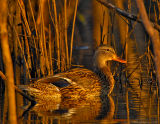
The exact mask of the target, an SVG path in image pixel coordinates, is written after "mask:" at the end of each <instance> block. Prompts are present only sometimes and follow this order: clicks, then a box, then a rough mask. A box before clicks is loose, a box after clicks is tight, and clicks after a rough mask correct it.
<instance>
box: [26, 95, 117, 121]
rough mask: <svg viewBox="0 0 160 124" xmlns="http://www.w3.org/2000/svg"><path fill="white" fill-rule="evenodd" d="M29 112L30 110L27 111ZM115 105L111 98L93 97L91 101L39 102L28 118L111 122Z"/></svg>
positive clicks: (65, 99)
mask: <svg viewBox="0 0 160 124" xmlns="http://www.w3.org/2000/svg"><path fill="white" fill-rule="evenodd" d="M27 111H28V110H27ZM114 111H115V104H114V101H113V99H112V97H111V96H103V97H93V98H90V99H87V100H86V99H71V98H63V99H62V100H61V101H56V99H55V101H50V102H49V101H48V102H39V103H38V104H36V105H35V106H33V108H31V109H30V110H29V115H31V116H28V117H33V116H34V117H35V116H37V118H41V119H42V120H41V119H40V120H39V119H38V120H36V119H35V118H34V120H31V119H29V118H28V119H27V120H28V121H29V120H30V121H43V118H46V117H47V118H48V121H58V122H59V121H60V122H61V123H65V122H66V121H69V122H71V123H82V122H94V121H100V120H111V119H112V118H113V116H114Z"/></svg>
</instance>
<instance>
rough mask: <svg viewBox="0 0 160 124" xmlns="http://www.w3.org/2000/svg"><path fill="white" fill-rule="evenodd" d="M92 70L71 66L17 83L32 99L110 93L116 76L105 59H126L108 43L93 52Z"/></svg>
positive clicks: (85, 96) (82, 96)
mask: <svg viewBox="0 0 160 124" xmlns="http://www.w3.org/2000/svg"><path fill="white" fill-rule="evenodd" d="M93 58H94V62H91V64H93V67H94V70H93V71H92V70H89V69H86V68H73V69H70V70H68V71H66V72H61V73H58V74H55V75H53V76H47V77H44V78H41V79H38V80H37V81H35V82H34V83H30V84H28V85H20V86H19V88H20V89H22V90H26V91H27V92H28V94H29V95H31V96H33V97H34V98H35V99H37V100H39V101H42V100H45V101H46V100H47V101H48V100H51V101H52V100H53V99H54V100H55V99H60V98H72V99H79V98H82V99H90V98H92V97H97V96H100V95H101V94H102V93H106V94H107V95H110V94H111V93H112V91H113V88H114V84H115V80H114V77H113V75H112V73H111V71H110V69H109V67H108V66H107V62H108V61H118V62H120V63H126V61H125V60H123V59H121V58H120V57H118V56H117V54H116V52H115V50H114V49H113V48H112V47H110V46H107V45H102V46H99V47H98V48H97V50H96V51H95V54H94V57H93Z"/></svg>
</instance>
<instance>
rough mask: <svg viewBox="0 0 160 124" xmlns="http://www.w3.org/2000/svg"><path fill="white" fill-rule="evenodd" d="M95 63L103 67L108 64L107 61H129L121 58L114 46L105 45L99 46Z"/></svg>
mask: <svg viewBox="0 0 160 124" xmlns="http://www.w3.org/2000/svg"><path fill="white" fill-rule="evenodd" d="M94 60H95V63H94V65H95V66H96V67H98V68H103V67H105V66H106V62H107V61H111V60H114V61H118V62H120V63H127V62H126V61H125V60H122V59H120V58H119V57H118V56H117V54H116V52H115V50H114V49H113V48H112V47H109V46H106V45H103V46H100V47H98V49H97V50H96V52H95V55H94Z"/></svg>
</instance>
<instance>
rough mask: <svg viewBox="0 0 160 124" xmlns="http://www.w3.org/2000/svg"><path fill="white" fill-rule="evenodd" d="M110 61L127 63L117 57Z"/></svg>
mask: <svg viewBox="0 0 160 124" xmlns="http://www.w3.org/2000/svg"><path fill="white" fill-rule="evenodd" d="M112 60H114V61H117V62H120V63H127V61H126V60H123V59H121V58H119V57H116V58H113V59H112Z"/></svg>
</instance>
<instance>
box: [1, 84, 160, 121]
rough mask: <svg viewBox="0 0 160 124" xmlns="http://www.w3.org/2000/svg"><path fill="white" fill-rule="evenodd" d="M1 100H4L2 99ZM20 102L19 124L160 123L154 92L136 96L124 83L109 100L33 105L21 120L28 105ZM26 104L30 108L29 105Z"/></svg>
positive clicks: (68, 100) (157, 103)
mask: <svg viewBox="0 0 160 124" xmlns="http://www.w3.org/2000/svg"><path fill="white" fill-rule="evenodd" d="M1 100H4V99H3V97H1ZM22 101H23V99H22ZM22 101H19V103H20V104H19V105H17V110H18V111H17V114H18V122H19V123H22V124H78V123H87V124H90V123H91V124H95V123H122V124H126V123H133V124H137V123H138V124H143V123H144V124H158V123H160V121H159V119H160V116H159V97H158V95H157V91H156V90H154V91H153V92H152V93H150V92H146V91H143V90H142V91H141V93H140V94H137V92H134V90H133V89H132V88H131V87H129V86H126V85H125V84H124V85H123V86H122V87H121V86H120V84H116V86H115V88H114V91H113V93H112V94H111V96H108V97H107V96H105V97H103V98H102V97H101V98H100V97H94V98H90V99H89V100H84V99H78V100H76V99H62V100H55V101H47V102H43V103H41V104H36V105H35V106H34V107H33V108H31V109H30V110H29V111H28V112H26V113H25V114H24V116H23V117H21V116H22V114H23V112H24V110H26V108H27V107H28V106H25V107H24V106H23V104H22ZM25 101H26V100H25ZM3 103H4V101H2V102H1V120H2V117H4V116H6V115H3V114H2V113H3V112H2V111H7V107H3ZM25 104H26V105H29V104H30V102H25ZM2 107H3V108H2ZM5 109H6V110H5ZM5 114H7V112H5ZM5 123H7V116H6V117H5Z"/></svg>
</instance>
